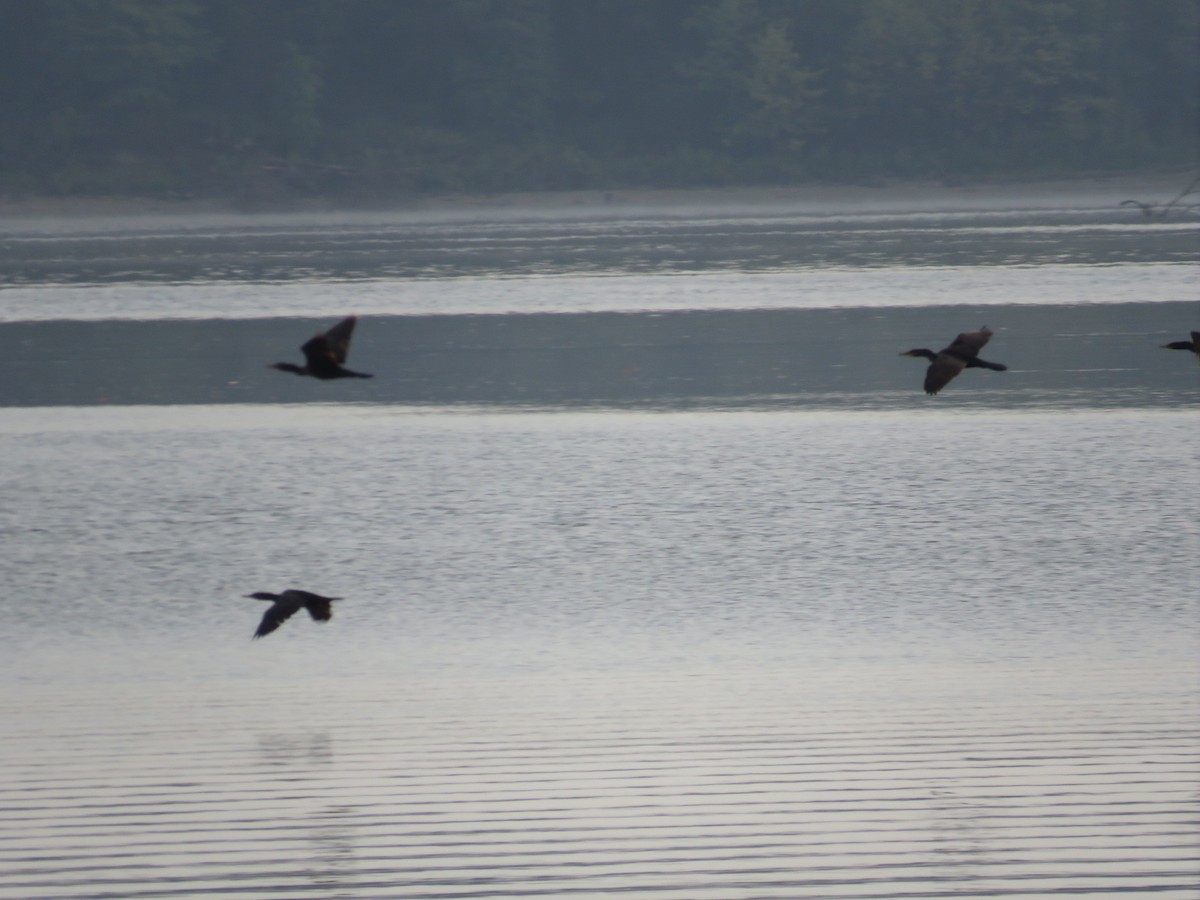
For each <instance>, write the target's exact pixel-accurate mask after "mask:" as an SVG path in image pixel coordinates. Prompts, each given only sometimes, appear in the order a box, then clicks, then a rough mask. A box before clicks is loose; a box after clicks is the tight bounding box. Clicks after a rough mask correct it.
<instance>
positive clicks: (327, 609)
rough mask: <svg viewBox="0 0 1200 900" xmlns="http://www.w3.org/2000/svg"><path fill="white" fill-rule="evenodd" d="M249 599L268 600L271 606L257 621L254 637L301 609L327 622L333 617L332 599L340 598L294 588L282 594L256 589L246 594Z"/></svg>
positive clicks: (319, 620)
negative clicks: (254, 591)
mask: <svg viewBox="0 0 1200 900" xmlns="http://www.w3.org/2000/svg"><path fill="white" fill-rule="evenodd" d="M246 597H247V598H248V599H250V600H270V601H272V602H271V608H270V609H268V610H267V611H266V612H265V613H263V617H262V621H261V622H259V623H258V631H256V632H254V637H256V638H260V637H266V636H267V635H268V634H270V633H271V632H272V631H274V630H275V629H276V628H278V627H279V626H280V625H282V624H283V623H284V622H286V621H287V620H288V619H290V618H291V617H292V616H294V615H295V614H296V613H298V612H300V610H302V609H307V610H308V614H309V615H310V616H312V617H313V619H315V620H316V621H318V622H328V621H329V620H330V619H332V618H333V608H332V607H331V606H330V604H331V603H333V601H334V600H341V599H342V598H341V597H322V596H321V595H320V594H310V593H309V592H308V591H297V590H295V589H292V590H287V591H284V592H283V593H282V594H269V593H267V592H266V591H257V592H256V593H253V594H246Z"/></svg>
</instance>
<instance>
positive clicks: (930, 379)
mask: <svg viewBox="0 0 1200 900" xmlns="http://www.w3.org/2000/svg"><path fill="white" fill-rule="evenodd" d="M991 339H992V331H991V330H990V329H989V328H988V327H987V326H986V325H984V326H983V327H982V328H981V329H979V330H978V331H967V332H964V333H963V334H960V335H959V336H958V337H956V338H955V339H954V343H952V344H951V345H950V346H949V347H946V348H945V349H944V350H939V351H938V352H937V353H934V352H933V351H932V350H927V349H925V348H924V347H919V348H917V349H916V350H906V351H905V352H903V353H901V354H900V355H901V356H920V357H922V358H924V359H927V360H929V368H928V369H927V370H926V372H925V393H927V394H936V393H937V392H938V391H940V390H941V389H942V388H944V387H945V386H946V385H948V384H949V383H950V382H951V381H953V380H954V379H955V378H956V377H958V375H959V374H960V373H961V372H962V371H963V369H991V370H993V371H995V372H1003V371H1005V370H1006V369H1008V366H1005V365H1002V364H1000V363H994V362H988V361H987V360H986V359H980V358H979V351H980V350H982V349H983V348H984V346H985V345H986V344H987V342H988V341H990V340H991Z"/></svg>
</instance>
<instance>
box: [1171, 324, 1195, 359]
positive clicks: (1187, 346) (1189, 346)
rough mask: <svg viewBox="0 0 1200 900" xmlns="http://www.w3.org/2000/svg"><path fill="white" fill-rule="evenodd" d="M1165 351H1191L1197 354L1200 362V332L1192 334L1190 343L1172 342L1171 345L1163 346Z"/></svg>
mask: <svg viewBox="0 0 1200 900" xmlns="http://www.w3.org/2000/svg"><path fill="white" fill-rule="evenodd" d="M1162 349H1163V350H1191V351H1192V352H1193V353H1195V354H1196V359H1197V360H1200V331H1193V332H1192V339H1191V340H1190V341H1171V343H1169V344H1163V345H1162Z"/></svg>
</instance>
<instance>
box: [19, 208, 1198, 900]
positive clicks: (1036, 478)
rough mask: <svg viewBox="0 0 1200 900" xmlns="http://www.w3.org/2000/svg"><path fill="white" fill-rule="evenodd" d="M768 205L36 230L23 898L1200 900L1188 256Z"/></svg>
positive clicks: (1063, 229) (1036, 222)
mask: <svg viewBox="0 0 1200 900" xmlns="http://www.w3.org/2000/svg"><path fill="white" fill-rule="evenodd" d="M1105 215H1106V216H1110V215H1111V214H1108V213H1106V214H1105ZM768 218H771V217H764V216H758V217H747V218H746V219H745V220H739V221H728V220H726V221H717V220H713V219H704V220H695V221H691V222H674V223H669V222H664V221H663V220H661V219H647V220H645V221H641V220H639V221H631V220H629V219H625V220H622V221H617V220H615V219H614V220H612V221H607V222H591V223H588V222H584V221H577V222H574V223H573V224H572V225H571V226H570V227H552V226H549V225H547V224H546V223H535V222H527V223H519V222H509V223H503V224H493V225H491V226H487V225H481V224H474V225H471V224H460V225H453V224H446V223H443V226H442V227H439V228H427V229H424V230H421V229H417V228H414V227H411V226H406V227H401V226H400V225H395V224H393V225H391V226H388V227H386V228H375V229H363V228H360V227H351V224H350V223H347V224H346V227H344V228H343V227H336V228H331V227H321V228H317V227H311V228H308V229H307V230H306V229H303V228H300V229H297V228H280V229H275V230H269V231H266V232H251V231H247V230H244V229H243V230H242V231H236V232H224V231H222V230H220V229H203V228H201V229H196V230H191V231H188V230H183V231H180V232H178V233H167V234H158V235H151V234H129V233H123V232H114V233H110V234H109V235H107V236H106V237H104V238H103V239H101V238H98V237H96V236H95V235H90V236H89V235H70V234H63V233H62V232H61V231H60V232H58V234H57V235H52V234H43V235H28V234H27V235H23V236H20V235H18V236H13V235H12V234H11V233H9V234H8V236H6V238H5V250H6V254H5V261H4V262H3V263H0V272H2V273H3V277H4V278H6V279H7V280H8V281H9V282H10V283H14V282H15V283H20V284H23V285H24V286H18V287H9V288H7V289H6V290H4V292H3V293H2V294H0V301H3V305H0V315H3V317H4V319H5V321H4V324H0V349H2V350H3V352H2V353H0V367H2V368H0V456H2V458H3V466H2V468H0V477H2V478H3V484H4V491H5V502H4V504H2V505H0V546H3V548H4V560H5V563H6V564H7V565H6V567H5V592H6V598H7V600H6V604H5V617H6V618H5V623H6V624H5V628H4V629H3V631H2V632H0V685H3V687H4V690H3V691H0V716H2V717H3V722H4V728H3V729H0V896H4V897H14V898H18V897H19V898H63V897H71V898H95V900H99V898H114V900H115V898H121V900H126V898H136V897H143V898H163V897H199V896H207V895H213V896H220V897H223V898H240V900H262V898H271V900H285V898H286V900H292V898H297V897H322V898H323V897H346V898H377V897H414V898H415V897H421V898H436V897H446V898H449V897H457V898H466V897H476V898H484V897H492V898H495V897H506V898H507V897H538V896H541V897H547V896H571V897H595V898H600V897H611V896H613V895H615V894H617V893H622V894H625V895H627V896H631V897H647V898H664V900H665V898H679V900H684V898H687V900H696V898H712V900H718V898H719V900H749V898H757V897H763V898H765V897H780V898H797V897H813V896H821V897H833V896H836V897H846V898H861V900H866V898H902V897H908V898H914V897H921V898H928V897H939V896H956V897H995V896H1003V897H1020V898H1028V900H1033V898H1046V897H1052V896H1064V895H1069V896H1071V897H1092V898H1097V900H1098V898H1100V897H1108V896H1111V895H1112V894H1127V895H1130V896H1150V895H1152V896H1155V897H1164V898H1180V900H1183V898H1187V900H1195V898H1196V896H1197V894H1196V885H1197V883H1200V864H1198V863H1197V859H1196V855H1195V845H1196V817H1195V792H1196V788H1197V786H1198V784H1197V777H1196V771H1195V765H1194V761H1195V751H1196V748H1197V746H1198V745H1200V721H1198V716H1197V709H1196V700H1195V698H1196V696H1197V694H1196V691H1197V689H1198V688H1200V669H1198V667H1197V663H1196V660H1197V659H1198V658H1200V654H1198V653H1197V651H1198V650H1200V647H1198V646H1197V642H1198V636H1197V633H1196V630H1195V623H1196V621H1197V612H1198V610H1197V602H1198V601H1197V595H1196V592H1195V590H1194V585H1195V584H1196V583H1197V581H1198V580H1200V579H1198V575H1200V570H1198V568H1197V567H1198V563H1197V560H1200V524H1198V520H1197V518H1196V516H1195V513H1194V502H1193V499H1192V498H1193V496H1194V491H1192V490H1190V489H1189V486H1190V485H1191V484H1193V483H1194V481H1195V473H1196V462H1197V460H1196V452H1195V447H1196V443H1195V425H1196V421H1195V412H1194V410H1195V406H1196V400H1197V391H1198V390H1200V380H1198V379H1200V369H1197V367H1196V366H1195V364H1194V362H1193V361H1192V360H1191V359H1189V358H1187V357H1186V356H1185V355H1184V354H1176V353H1167V352H1163V351H1160V350H1158V349H1157V345H1158V344H1161V343H1164V342H1165V341H1166V340H1168V339H1174V338H1178V337H1183V336H1185V335H1186V334H1187V332H1188V331H1190V330H1192V329H1194V328H1195V327H1196V325H1197V322H1196V310H1197V307H1196V304H1195V302H1194V300H1193V292H1194V274H1195V270H1194V261H1193V258H1192V251H1193V250H1194V247H1195V231H1194V227H1193V225H1189V224H1180V225H1178V226H1175V225H1172V226H1170V227H1167V226H1161V225H1151V226H1145V227H1142V228H1140V229H1134V228H1133V227H1131V226H1129V225H1127V224H1123V223H1120V222H1116V221H1110V220H1109V219H1106V218H1104V216H1099V215H1097V214H1094V213H1087V212H1079V211H1075V212H1067V213H1063V212H1059V213H1053V214H1051V213H1046V214H1037V215H1032V216H1031V215H1029V214H1011V215H1010V214H1001V213H989V214H986V215H984V214H980V213H972V214H970V215H957V214H931V213H923V214H913V215H894V216H890V217H886V216H885V217H871V216H862V215H859V216H852V217H846V216H843V217H842V218H837V217H823V218H822V217H818V216H809V217H807V218H805V217H798V216H792V217H790V218H789V217H786V216H776V217H773V218H772V219H771V220H770V221H768V220H767V219H768ZM1187 248H1190V249H1187ZM684 270H686V271H687V272H688V274H671V275H667V274H663V273H679V272H681V271H684ZM544 272H549V273H552V274H553V277H542V274H541V273H544ZM580 273H587V274H586V275H581V274H580ZM413 274H419V275H421V276H422V278H421V279H414V278H412V277H410V276H411V275H413ZM447 275H449V276H452V277H444V276H447ZM364 278H365V279H369V280H360V279H364ZM260 279H276V283H264V282H263V281H261V280H260ZM336 279H342V280H336ZM168 282H171V283H168ZM349 312H358V313H362V314H367V313H373V314H374V315H365V316H364V319H363V321H362V323H361V325H360V327H359V330H358V333H357V334H356V336H355V346H354V350H353V355H352V359H351V362H352V363H353V364H354V365H355V367H361V368H362V369H364V370H366V371H374V372H376V375H377V377H376V378H375V379H373V380H371V381H368V382H356V383H355V384H353V385H346V384H338V383H331V384H321V383H316V382H313V381H312V380H309V379H299V378H295V377H292V376H288V375H285V374H282V373H278V372H273V371H269V370H267V369H266V368H265V364H266V363H268V362H272V361H275V360H277V359H293V358H296V357H297V354H298V349H299V345H300V344H301V343H303V341H304V340H305V339H307V337H308V336H309V335H310V334H311V333H312V332H313V331H314V330H315V328H316V327H318V326H319V325H321V324H330V323H331V322H332V321H336V317H338V316H340V315H342V314H345V313H349ZM565 313H572V314H565ZM296 316H306V317H309V318H292V317H296ZM142 320H144V321H142ZM985 323H986V324H988V325H990V326H992V327H993V328H994V329H995V330H996V337H995V338H994V339H993V342H992V344H991V345H990V346H989V348H988V350H989V353H988V356H989V358H994V359H996V360H998V361H1001V362H1004V363H1007V364H1008V365H1009V366H1010V369H1009V371H1007V372H1003V373H995V372H980V371H970V372H966V373H964V374H963V375H962V376H961V377H960V378H959V379H957V380H956V381H955V382H954V383H953V384H952V385H951V386H950V387H949V388H948V389H947V390H946V391H945V392H944V393H943V394H942V395H940V396H939V397H937V398H927V397H925V396H924V395H923V394H922V393H921V391H920V384H921V379H922V375H923V369H924V363H922V362H919V361H916V360H912V359H905V358H901V357H899V356H898V355H897V354H898V353H899V352H900V351H902V350H906V349H909V348H911V347H915V346H932V347H934V348H937V347H940V346H942V345H943V344H944V343H945V342H947V341H948V340H949V339H950V338H952V337H953V335H954V333H955V332H956V331H958V330H963V329H970V328H977V327H979V326H980V325H982V324H985ZM287 586H296V587H304V588H308V589H310V590H314V591H317V592H319V593H324V594H332V595H336V596H344V597H345V598H346V599H345V601H343V602H342V603H341V604H339V608H338V609H337V611H336V614H335V617H334V619H333V620H332V621H331V622H328V623H325V624H321V625H317V624H314V623H312V622H309V621H298V622H297V623H296V624H295V625H294V626H293V625H291V624H289V626H288V627H285V628H283V629H281V630H280V631H279V632H277V633H275V634H273V635H271V636H270V637H268V638H267V639H265V640H262V641H254V642H252V641H251V640H250V636H251V635H252V634H253V631H254V629H255V626H256V625H257V622H258V618H259V617H260V615H261V612H262V608H261V606H260V605H259V604H258V603H257V602H256V601H253V600H246V599H243V596H242V595H244V594H246V593H248V592H250V591H251V590H258V589H263V588H267V589H271V590H278V589H282V588H284V587H287Z"/></svg>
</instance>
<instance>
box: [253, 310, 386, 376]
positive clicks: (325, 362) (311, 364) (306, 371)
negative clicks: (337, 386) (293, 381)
mask: <svg viewBox="0 0 1200 900" xmlns="http://www.w3.org/2000/svg"><path fill="white" fill-rule="evenodd" d="M357 321H358V317H357V316H347V317H346V318H344V319H342V321H340V322H338V323H337V324H336V325H334V326H333V327H332V328H330V329H329V330H328V331H322V332H319V333H317V334H315V335H313V336H312V338H311V339H309V341H308V343H306V344H305V345H304V346H303V347H301V348H300V352H301V353H303V354H304V360H305V362H304V365H302V366H297V365H295V364H294V363H285V362H280V363H272V364H271V365H270V366H269V367H268V368H271V369H279V371H281V372H295V373H296V374H297V375H311V376H312V377H313V378H320V379H321V380H322V381H328V380H329V379H331V378H371V377H372V376H370V375H367V374H366V373H364V372H352V371H350V370H349V369H346V368H343V367H342V363H344V362H345V361H346V354H347V353H349V352H350V335H352V334H353V333H354V323H355V322H357Z"/></svg>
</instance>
